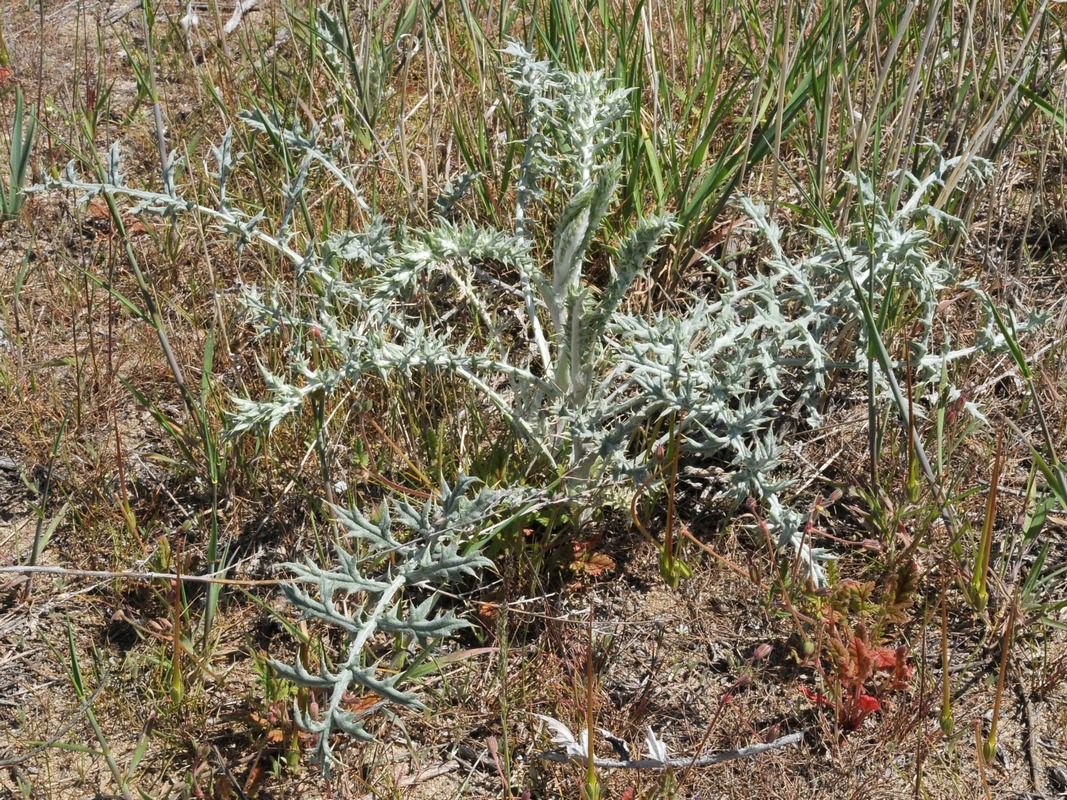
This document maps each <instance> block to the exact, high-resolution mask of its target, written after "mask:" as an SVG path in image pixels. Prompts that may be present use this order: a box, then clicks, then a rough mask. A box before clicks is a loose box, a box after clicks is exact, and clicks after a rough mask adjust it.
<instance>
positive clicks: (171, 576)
mask: <svg viewBox="0 0 1067 800" xmlns="http://www.w3.org/2000/svg"><path fill="white" fill-rule="evenodd" d="M4 573H14V574H16V575H62V576H64V577H69V578H101V579H103V580H130V581H179V580H180V581H188V582H192V583H218V584H222V585H224V586H278V585H280V584H283V583H289V582H291V581H289V580H284V579H279V578H268V579H264V580H239V579H237V578H216V577H215V576H214V575H177V574H175V573H173V572H107V571H105V570H95V569H67V568H66V567H40V566H38V567H30V566H22V567H20V566H13V567H0V575H2V574H4ZM218 574H224V573H218Z"/></svg>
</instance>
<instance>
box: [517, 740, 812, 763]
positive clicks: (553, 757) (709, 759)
mask: <svg viewBox="0 0 1067 800" xmlns="http://www.w3.org/2000/svg"><path fill="white" fill-rule="evenodd" d="M805 733H806V731H797V732H796V733H791V734H789V735H788V736H782V737H781V738H779V739H775V740H774V741H773V742H767V743H766V744H753V745H749V746H748V747H742V748H740V749H738V750H721V751H719V752H718V753H713V754H712V755H710V756H702V757H701V758H696V759H694V758H692V757H687V758H668V759H667V760H666V761H659V760H657V759H654V758H638V759H630V760H627V761H616V760H613V759H609V758H594V759H593V765H594V766H595V767H597V768H598V769H679V768H682V767H689V766H693V767H708V766H711V765H713V764H724V763H726V762H727V761H736V760H737V759H739V758H749V757H750V756H758V755H762V754H763V753H769V752H771V751H773V750H780V749H782V748H783V747H789V746H790V745H794V744H799V743H800V741H801V740H802V739H803V738H804V734H805ZM538 758H542V759H544V760H545V761H559V762H568V761H573V762H575V763H577V764H582V765H584V764H585V759H584V758H582V757H581V756H571V755H568V754H567V753H539V754H538Z"/></svg>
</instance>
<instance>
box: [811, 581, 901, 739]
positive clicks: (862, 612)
mask: <svg viewBox="0 0 1067 800" xmlns="http://www.w3.org/2000/svg"><path fill="white" fill-rule="evenodd" d="M917 575H918V568H917V567H916V565H915V562H914V561H911V560H908V561H905V562H902V564H901V566H900V567H899V569H898V570H897V571H896V572H895V573H894V574H893V575H891V577H890V579H889V580H888V581H887V582H886V585H885V586H884V587H883V589H882V591H881V592H879V593H877V594H876V587H875V583H874V582H873V581H868V582H865V583H860V582H858V581H854V580H841V581H838V582H837V583H836V584H835V585H834V587H833V588H832V589H831V590H830V595H829V597H828V598H827V599H826V600H825V601H824V602H820V603H819V619H818V622H817V627H818V630H817V632H814V633H813V635H814V637H815V640H816V641H818V642H819V643H820V646H817V647H816V649H815V651H814V652H813V653H812V658H811V664H812V666H813V667H814V669H815V672H816V674H817V675H818V676H819V678H820V682H821V684H822V689H821V690H811V689H809V688H808V687H804V686H802V687H800V692H801V694H803V695H804V696H805V697H807V698H808V699H809V700H811V701H812V702H813V703H815V704H816V705H819V706H822V705H825V706H829V707H830V708H832V709H834V712H835V720H836V724H837V726H838V728H839V730H841V731H844V732H846V733H847V732H851V731H856V730H858V729H859V728H860V726H862V725H863V722H864V721H865V720H866V719H867V718H868V717H869V716H870V715H871V714H873V713H875V712H877V711H880V710H881V709H882V698H884V697H885V696H886V695H888V694H891V693H894V692H900V691H904V690H906V689H908V688H909V686H910V680H911V665H910V664H909V663H908V661H909V656H908V650H907V648H906V647H892V646H887V645H886V644H885V642H886V641H888V640H889V638H890V637H889V634H890V628H891V626H892V625H893V624H894V623H900V622H903V621H904V620H905V618H906V616H905V611H906V609H907V608H908V607H909V606H910V605H911V604H912V602H913V598H914V596H915V591H916V579H917Z"/></svg>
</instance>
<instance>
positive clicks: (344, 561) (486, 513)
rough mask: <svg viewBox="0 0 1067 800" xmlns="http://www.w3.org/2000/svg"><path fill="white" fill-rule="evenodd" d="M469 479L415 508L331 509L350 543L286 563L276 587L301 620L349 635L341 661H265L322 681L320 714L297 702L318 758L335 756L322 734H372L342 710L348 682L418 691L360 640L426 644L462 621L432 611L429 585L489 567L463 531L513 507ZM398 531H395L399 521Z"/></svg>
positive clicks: (286, 673)
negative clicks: (286, 572)
mask: <svg viewBox="0 0 1067 800" xmlns="http://www.w3.org/2000/svg"><path fill="white" fill-rule="evenodd" d="M475 483H476V481H475V480H474V479H472V478H460V479H459V481H458V482H457V483H456V486H455V487H453V488H449V487H448V486H442V487H441V494H440V496H439V497H438V498H436V499H434V500H431V501H428V502H427V503H426V504H425V505H424V506H423V507H422V508H421V509H415V508H413V507H412V506H411V505H410V504H408V503H407V502H404V501H400V502H397V503H392V504H390V503H388V502H385V503H383V504H382V506H381V508H379V509H378V511H377V513H376V514H375V515H374V516H373V517H367V516H365V515H364V514H363V513H362V512H360V511H359V510H358V509H355V508H350V509H347V508H341V507H339V506H338V507H335V508H334V511H335V512H336V514H337V519H338V521H339V522H340V523H341V524H342V525H343V526H344V528H345V529H346V531H347V532H348V535H349V537H350V538H351V539H352V540H353V541H354V544H355V545H356V546H355V548H354V550H353V549H348V548H346V547H343V546H341V545H337V547H336V555H337V560H338V566H337V567H335V568H333V569H324V568H322V567H320V566H319V565H318V564H316V563H314V562H311V561H309V562H308V563H307V564H287V565H285V566H286V567H288V568H289V569H290V570H291V571H292V572H293V573H294V574H295V575H296V576H297V580H296V582H295V583H293V584H289V585H286V586H284V587H283V589H284V592H285V595H286V598H287V599H288V600H289V602H290V603H292V604H293V606H294V607H296V608H297V609H299V610H300V612H301V614H302V615H303V616H304V617H305V618H308V619H313V620H317V621H319V622H323V623H326V624H327V625H331V626H334V627H336V628H339V629H340V630H342V631H344V632H345V634H347V642H348V643H347V647H346V652H345V656H344V659H343V660H342V661H341V662H340V663H338V664H336V665H334V666H327V665H325V664H324V665H322V666H321V667H320V669H319V670H318V672H317V673H311V672H309V671H308V670H307V668H306V666H305V665H304V664H303V663H301V662H300V660H299V659H298V660H297V662H296V664H295V665H292V666H290V665H288V664H283V663H281V662H279V661H275V660H272V662H271V663H272V665H273V667H274V669H275V670H277V672H278V673H279V674H280V675H282V676H283V677H285V678H287V679H289V680H291V681H292V682H293V683H295V684H296V685H297V686H303V687H306V688H310V689H321V690H324V691H326V692H327V693H328V697H329V701H328V703H327V704H326V706H325V708H323V709H321V711H320V713H319V714H318V715H314V714H305V713H304V712H303V711H301V710H300V709H299V708H297V709H296V710H295V714H296V719H297V722H298V724H299V725H300V726H301V727H302V728H304V729H305V730H308V731H311V732H313V733H317V734H318V735H319V736H318V744H317V756H318V758H319V760H320V761H321V762H322V763H323V764H328V763H330V762H331V761H332V760H333V754H332V752H331V749H330V734H331V733H333V732H334V731H342V732H344V733H347V734H349V735H350V736H354V737H355V738H357V739H362V740H368V739H370V738H371V736H370V734H369V733H367V731H366V730H365V729H364V727H363V723H362V722H361V720H360V718H358V717H356V716H355V715H353V714H352V713H351V712H350V711H347V710H345V708H344V706H343V702H344V697H345V693H346V692H349V691H352V690H354V689H357V688H358V689H362V690H364V691H367V692H373V693H374V694H376V695H378V696H379V697H381V698H383V699H385V700H389V701H391V702H393V703H399V704H401V705H404V706H408V707H410V708H421V707H422V704H421V703H420V702H419V700H418V698H417V697H416V696H415V695H414V694H411V693H409V692H405V691H403V690H401V689H399V688H398V684H399V683H400V682H401V680H402V679H403V677H404V675H403V673H393V674H391V675H389V676H388V677H383V676H381V675H380V674H379V673H378V670H377V668H376V666H375V665H374V664H367V663H366V658H367V654H366V647H367V644H368V643H369V642H370V641H371V640H372V639H373V638H374V636H375V635H376V634H385V635H388V636H398V637H401V639H403V640H410V641H412V642H415V643H417V644H418V645H419V647H421V648H423V649H424V650H425V649H428V648H430V647H431V646H432V644H433V641H434V640H436V639H440V638H442V637H445V636H449V635H451V634H453V633H455V632H456V631H457V630H459V629H460V628H463V627H465V626H466V625H467V624H468V623H466V622H464V621H462V620H459V619H457V618H456V617H455V615H453V614H452V613H451V612H447V613H439V612H436V611H435V610H434V607H435V605H436V603H437V600H438V595H437V593H436V592H437V590H439V589H441V588H442V587H443V586H444V585H446V584H447V583H451V582H454V581H456V580H459V579H461V578H463V577H465V576H471V575H475V574H476V573H477V572H478V571H479V570H480V569H482V568H483V567H486V566H489V564H490V562H489V560H488V559H486V558H484V557H483V556H481V555H479V554H478V552H477V548H476V547H475V546H473V545H472V542H471V534H472V533H477V534H479V535H484V534H485V532H486V531H487V530H491V529H492V528H493V526H494V525H495V524H499V512H500V510H501V509H505V508H509V507H511V506H514V505H516V504H517V503H518V502H519V501H521V500H523V497H522V496H521V495H520V494H519V493H516V492H501V491H495V490H491V489H486V488H483V489H481V490H480V491H479V492H478V493H477V494H476V495H475V496H474V497H473V498H468V497H467V494H468V492H469V491H470V490H471V488H472V487H473V486H474V484H475ZM398 528H399V529H403V530H405V531H406V533H405V535H403V536H398V535H397V529H398ZM410 591H416V592H418V593H421V594H423V595H424V597H425V599H424V600H423V601H422V602H421V603H418V604H415V603H414V602H413V601H412V600H411V599H410V598H409V597H408V596H407V595H406V594H405V593H406V592H410Z"/></svg>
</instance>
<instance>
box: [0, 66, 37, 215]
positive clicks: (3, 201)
mask: <svg viewBox="0 0 1067 800" xmlns="http://www.w3.org/2000/svg"><path fill="white" fill-rule="evenodd" d="M36 128H37V117H36V116H35V115H34V114H33V112H32V111H30V112H27V111H26V108H25V106H24V105H23V100H22V87H21V86H16V87H15V115H14V117H13V118H12V121H11V145H10V150H9V154H8V161H7V163H8V174H7V179H6V180H5V178H4V176H3V175H0V217H3V218H4V219H14V218H15V217H17V216H18V213H19V211H20V210H21V209H22V203H23V200H24V199H25V198H24V195H23V188H24V187H25V185H26V176H27V175H28V174H29V171H30V152H31V151H32V150H33V134H34V131H35V130H36Z"/></svg>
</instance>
